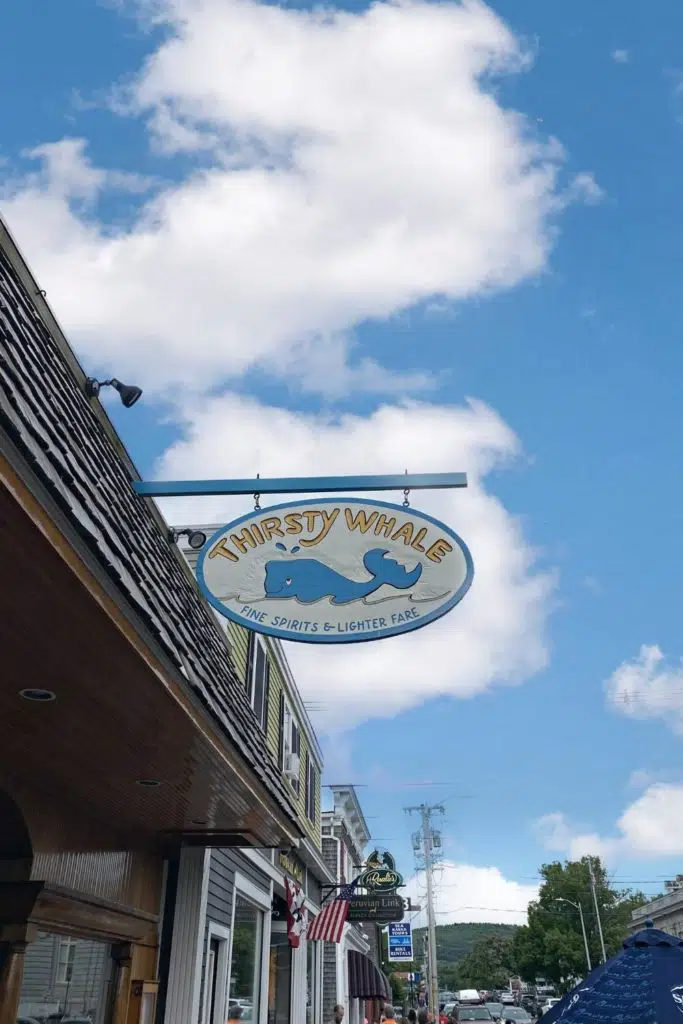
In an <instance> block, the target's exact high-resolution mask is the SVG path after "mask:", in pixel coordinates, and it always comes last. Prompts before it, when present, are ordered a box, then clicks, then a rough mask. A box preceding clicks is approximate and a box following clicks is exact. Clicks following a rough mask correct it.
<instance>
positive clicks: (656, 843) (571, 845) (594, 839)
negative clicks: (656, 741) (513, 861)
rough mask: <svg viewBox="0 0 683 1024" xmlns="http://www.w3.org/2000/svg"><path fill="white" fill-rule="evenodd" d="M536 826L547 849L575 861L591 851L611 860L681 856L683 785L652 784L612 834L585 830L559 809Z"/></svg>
mask: <svg viewBox="0 0 683 1024" xmlns="http://www.w3.org/2000/svg"><path fill="white" fill-rule="evenodd" d="M535 828H536V833H537V836H538V838H539V840H540V841H541V844H542V845H543V846H544V848H545V849H547V850H552V851H555V852H558V853H561V854H563V855H566V856H567V857H569V858H570V859H571V860H577V859H579V858H581V857H583V856H586V855H589V854H592V855H595V856H600V857H602V858H603V859H604V860H606V861H607V862H614V861H615V860H616V859H618V858H619V857H628V858H630V859H649V858H656V857H665V856H672V855H675V856H680V855H683V784H680V783H670V782H657V783H654V784H653V785H650V786H648V788H647V789H646V790H645V792H644V793H643V794H642V795H641V796H639V797H638V799H637V800H635V801H634V802H633V803H632V804H630V805H629V806H628V807H627V808H626V810H625V811H624V813H623V814H622V815H621V817H620V818H619V819H618V821H617V823H616V828H615V833H614V834H613V835H611V836H600V835H599V834H597V833H595V832H583V831H582V830H581V829H580V828H578V827H576V826H574V825H572V824H571V823H570V822H569V821H568V820H567V818H566V817H565V816H564V815H563V814H561V813H557V812H556V813H553V814H547V815H545V816H544V817H543V818H540V819H539V820H538V821H537V822H536V823H535Z"/></svg>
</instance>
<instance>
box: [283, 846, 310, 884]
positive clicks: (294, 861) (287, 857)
mask: <svg viewBox="0 0 683 1024" xmlns="http://www.w3.org/2000/svg"><path fill="white" fill-rule="evenodd" d="M278 859H279V861H280V867H281V868H282V870H283V871H286V872H287V874H288V875H291V876H292V878H294V879H295V880H296V881H297V882H300V883H302V882H303V880H304V865H303V861H300V860H299V858H298V857H297V856H296V854H294V853H292V851H291V850H280V851H279V856H278Z"/></svg>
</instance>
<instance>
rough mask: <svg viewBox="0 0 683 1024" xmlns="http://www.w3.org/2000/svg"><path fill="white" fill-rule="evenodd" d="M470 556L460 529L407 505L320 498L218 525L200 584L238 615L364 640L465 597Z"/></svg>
mask: <svg viewBox="0 0 683 1024" xmlns="http://www.w3.org/2000/svg"><path fill="white" fill-rule="evenodd" d="M473 572H474V568H473V564H472V556H471V555H470V553H469V551H468V549H467V547H466V545H465V544H464V542H463V541H462V540H461V539H460V537H458V535H457V534H456V533H454V532H453V530H451V529H449V527H447V526H445V525H444V524H443V523H440V522H439V521H438V520H437V519H433V518H432V517H431V516H428V515H426V514H425V513H424V512H418V511H417V510H416V509H413V508H409V507H404V506H401V505H391V504H389V503H387V502H384V501H372V500H370V499H360V498H317V499H313V500H307V501H291V502H287V503H286V504H284V505H273V506H272V507H271V508H265V509H258V510H256V511H253V512H250V513H249V514H248V515H246V516H242V517H241V519H236V520H235V521H234V522H232V523H229V524H228V525H227V526H224V527H222V528H221V529H220V530H218V531H217V532H216V533H215V534H214V535H213V537H211V538H210V539H209V541H208V542H207V543H206V544H205V545H204V548H203V550H202V552H201V555H200V557H199V561H198V563H197V580H198V583H199V586H200V588H201V590H202V592H203V593H204V595H205V596H206V597H207V598H208V600H209V601H210V602H211V604H212V605H213V607H214V608H216V610H217V611H219V612H220V613H221V614H222V615H224V616H226V618H228V619H232V621H233V622H237V623H239V624H240V625H241V626H246V627H247V628H248V629H253V630H254V631H256V632H257V633H266V634H267V635H269V636H276V637H279V638H280V639H282V640H298V641H303V642H305V643H323V644H340V643H358V642H360V641H363V640H379V639H381V638H383V637H388V636H394V635H396V634H398V633H407V632H408V631H410V630H413V629H419V628H420V627H421V626H426V625H427V624H428V623H429V622H433V621H434V620H435V619H438V618H440V617H441V616H442V615H445V614H446V612H449V611H450V610H451V608H453V607H454V606H455V605H456V604H457V603H458V601H461V600H462V598H463V597H464V596H465V594H466V593H467V591H468V590H469V588H470V585H471V583H472V576H473Z"/></svg>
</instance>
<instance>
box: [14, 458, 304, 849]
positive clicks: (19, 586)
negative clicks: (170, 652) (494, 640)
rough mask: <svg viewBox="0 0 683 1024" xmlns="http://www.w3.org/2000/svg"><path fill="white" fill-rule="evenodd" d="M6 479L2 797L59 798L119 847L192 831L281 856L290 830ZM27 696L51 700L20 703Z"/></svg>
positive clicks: (292, 828) (95, 838) (95, 846)
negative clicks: (22, 793)
mask: <svg viewBox="0 0 683 1024" xmlns="http://www.w3.org/2000/svg"><path fill="white" fill-rule="evenodd" d="M8 473H9V471H8V468H7V467H6V466H3V463H2V459H0V565H1V566H2V577H3V585H2V587H1V588H0V645H1V647H2V652H3V671H2V675H1V677H0V721H1V722H2V723H3V743H2V745H1V746H0V787H6V788H7V789H8V790H9V791H10V792H11V791H12V789H15V790H16V789H18V788H20V787H22V786H30V788H31V789H32V790H33V791H34V792H36V793H40V794H42V795H43V799H44V800H45V801H46V802H47V803H49V802H50V801H52V800H55V801H61V800H65V799H68V800H69V801H71V802H72V804H73V805H74V806H75V807H77V808H79V810H80V813H81V814H82V815H83V817H84V818H85V819H87V820H89V821H92V822H97V821H100V822H101V823H102V825H103V836H104V831H105V829H104V826H106V831H107V833H108V834H111V832H112V830H115V831H116V833H117V835H118V837H119V841H120V840H121V839H123V840H124V841H125V844H126V845H125V846H124V847H123V848H129V849H134V848H150V847H151V846H154V844H155V843H161V842H164V843H165V842H166V841H167V839H168V837H169V835H171V834H174V835H176V836H181V835H183V834H185V833H186V832H190V833H192V834H196V833H197V832H201V831H206V832H207V834H213V835H216V834H219V833H226V834H231V833H232V834H237V833H240V834H243V835H244V836H245V837H253V839H254V845H258V846H265V847H267V846H271V847H273V846H274V847H277V846H283V845H289V844H290V843H291V842H292V841H293V839H294V838H295V837H296V836H297V835H298V833H297V832H296V831H295V825H294V824H291V823H290V822H289V820H288V818H287V816H286V815H285V814H284V813H282V812H281V811H279V809H278V808H277V805H276V804H275V803H274V801H273V800H272V799H270V796H269V793H268V790H267V788H266V787H260V786H259V784H258V782H256V781H255V780H254V779H253V778H252V780H249V779H248V777H247V776H246V774H245V772H244V770H243V769H240V768H239V765H238V764H236V762H235V759H234V757H232V758H231V756H230V750H229V748H226V744H225V739H223V740H222V742H221V741H220V740H219V738H218V735H217V730H216V728H215V727H212V726H211V725H209V726H207V724H206V719H204V721H203V720H202V715H201V713H198V712H197V710H196V708H194V707H193V706H192V703H191V701H190V700H189V699H188V698H187V695H186V694H184V693H183V692H182V691H181V689H180V687H179V686H175V685H174V684H173V683H172V681H169V680H168V679H167V678H165V677H164V675H163V673H162V672H161V671H160V670H157V671H154V667H153V666H152V665H151V664H150V661H149V658H147V659H146V658H145V657H144V654H141V652H140V650H139V649H137V648H136V646H134V644H133V643H132V642H131V640H130V638H129V637H128V636H126V635H125V633H124V632H123V630H122V629H120V628H118V625H117V623H115V622H114V621H112V617H111V615H110V613H109V610H108V609H106V608H105V607H104V604H105V599H104V598H101V600H96V599H94V597H93V594H92V593H91V592H89V590H88V589H87V588H86V587H85V586H84V585H83V582H82V580H81V578H79V576H78V575H77V573H76V572H75V571H74V567H73V566H72V565H70V564H68V563H67V561H65V559H64V557H61V552H60V553H57V551H56V550H55V547H54V546H53V543H52V542H51V541H52V538H49V537H48V535H46V533H45V532H42V531H41V530H39V529H37V528H36V525H35V524H34V522H32V521H31V519H30V518H29V516H28V515H27V514H26V512H25V511H24V508H23V507H22V506H20V504H19V503H18V502H17V500H16V497H15V495H14V494H13V493H12V491H11V490H10V489H8V487H7V486H3V475H4V476H5V479H7V477H8ZM14 483H15V484H16V485H17V486H18V484H17V482H16V480H15V481H14ZM22 498H26V495H25V494H22ZM34 511H35V510H34ZM100 597H101V595H100ZM27 688H38V689H43V690H49V691H52V692H53V693H55V694H56V700H54V701H52V702H50V703H35V702H31V701H28V700H26V699H24V698H22V696H21V695H20V694H21V691H24V690H26V689H27ZM145 781H148V782H158V783H159V785H158V786H144V785H140V783H141V782H145ZM207 838H208V836H207ZM92 839H93V845H92V846H91V847H90V848H91V849H111V848H112V847H111V846H108V847H107V846H98V835H97V830H96V829H95V830H94V831H93V836H92ZM115 848H118V849H121V848H122V847H121V846H118V847H115ZM67 849H74V848H73V847H67Z"/></svg>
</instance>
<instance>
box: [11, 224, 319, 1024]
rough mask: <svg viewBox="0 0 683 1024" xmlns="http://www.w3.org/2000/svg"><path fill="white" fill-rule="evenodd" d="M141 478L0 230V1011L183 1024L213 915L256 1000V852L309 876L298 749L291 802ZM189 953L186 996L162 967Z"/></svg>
mask: <svg viewBox="0 0 683 1024" xmlns="http://www.w3.org/2000/svg"><path fill="white" fill-rule="evenodd" d="M134 414H135V410H131V411H130V412H129V413H127V415H134ZM136 479H138V477H137V473H136V470H135V467H134V466H133V464H132V462H131V461H130V459H129V458H128V456H127V454H126V452H125V449H124V447H123V445H122V444H121V441H120V439H119V438H118V436H117V435H116V432H115V431H114V428H113V426H112V424H111V422H110V421H109V419H108V417H107V415H106V413H105V411H104V408H103V407H102V406H101V404H100V402H99V399H98V398H97V397H92V396H91V395H90V394H89V393H88V390H87V378H86V374H85V373H84V371H83V369H82V368H81V366H80V364H79V363H78V361H77V359H76V358H75V356H74V354H73V352H72V350H71V349H70V347H69V345H68V343H67V341H66V339H65V338H64V335H63V333H62V331H61V330H60V328H59V325H58V323H57V321H56V319H55V317H54V315H53V313H52V311H51V309H50V307H49V306H48V304H47V301H46V297H45V293H44V292H43V291H42V290H41V288H40V285H39V284H38V283H37V282H36V280H35V279H34V277H33V276H32V274H31V272H30V270H29V268H28V266H27V265H26V263H25V261H24V260H23V258H22V256H21V254H20V252H19V250H18V248H17V246H16V244H15V243H14V241H13V239H12V238H11V236H10V235H9V233H8V231H7V229H6V227H5V225H4V224H3V223H2V222H0V558H1V559H2V574H3V581H2V588H0V612H1V614H0V643H1V645H2V652H3V670H2V673H0V1024H16V1020H17V1017H18V1016H19V1015H23V1016H32V1017H40V1018H43V1019H45V1018H47V1017H49V1016H50V1014H61V1015H64V1014H66V1016H69V1015H71V1016H79V1015H80V1016H81V1017H85V1019H86V1020H88V1021H89V1022H91V1024H152V1022H154V1024H163V1022H165V1021H168V1022H169V1024H199V1021H200V1019H206V1017H204V1018H200V1016H199V1013H200V1012H203V1011H202V1007H203V1003H202V995H201V985H202V984H204V983H206V984H207V985H209V986H214V987H218V986H219V982H220V980H221V979H220V978H219V976H218V974H217V973H216V972H215V971H213V968H211V970H209V966H208V965H209V963H210V961H211V957H212V956H213V963H214V964H217V965H219V969H220V971H223V972H225V971H226V956H225V950H224V949H223V948H222V946H221V943H225V942H226V941H227V934H228V932H229V931H230V928H232V932H230V934H231V935H232V934H233V933H236V932H237V930H238V929H242V930H241V931H240V933H239V934H240V942H239V944H235V942H234V941H233V940H232V939H231V941H232V942H233V944H232V950H233V954H232V956H233V959H235V957H238V959H239V958H240V957H241V959H239V971H238V974H237V978H238V980H237V981H235V982H234V984H235V986H236V988H235V990H236V991H246V989H247V986H248V981H247V980H245V979H246V978H247V974H248V971H249V969H250V965H251V964H254V971H255V972H257V971H258V970H260V971H261V975H260V977H259V979H257V981H258V983H259V984H261V985H262V986H263V987H262V990H258V991H259V992H261V991H263V992H265V991H266V985H265V982H266V980H267V979H266V976H265V973H264V972H265V971H266V967H267V969H268V970H270V962H271V961H270V960H268V962H267V965H266V962H265V961H261V960H259V961H258V966H256V959H257V958H256V957H255V956H253V955H252V953H251V952H250V949H251V948H252V947H253V945H254V941H253V940H252V938H250V936H252V937H253V936H254V935H256V936H257V938H256V940H255V941H256V944H257V945H258V942H259V941H261V942H263V945H264V948H265V936H266V934H268V928H270V921H271V915H272V899H273V896H274V893H275V892H276V890H277V884H278V878H280V877H282V874H283V872H284V869H282V871H281V866H278V864H276V861H275V859H274V858H275V856H276V855H275V854H270V855H263V854H260V853H256V852H255V851H256V850H257V849H270V850H290V849H295V850H296V851H297V852H298V853H299V856H300V858H301V861H302V862H303V864H304V877H305V884H306V885H307V886H308V885H309V882H308V874H307V872H308V870H309V867H310V866H311V865H313V867H312V868H311V870H312V872H313V874H315V865H316V864H317V863H318V861H320V865H321V866H320V869H319V870H320V872H323V873H324V867H323V866H322V861H321V859H320V857H319V854H316V852H315V837H316V830H317V829H318V828H319V818H318V815H319V811H316V810H315V809H314V810H313V811H311V814H312V815H313V817H312V818H310V820H308V821H306V818H305V815H302V813H301V807H302V806H303V807H304V808H305V807H306V806H310V801H309V804H308V805H307V804H306V800H307V796H306V793H307V792H308V787H307V785H306V780H305V779H304V776H303V772H304V768H303V767H302V760H301V759H300V763H299V769H300V770H299V782H300V786H299V790H298V791H297V790H296V787H295V786H293V785H292V782H291V781H290V779H289V777H287V778H285V777H284V775H283V771H282V769H281V767H280V764H279V763H278V758H277V757H275V756H273V753H272V743H274V742H275V740H276V738H277V723H278V716H277V711H276V712H275V714H274V718H273V725H271V723H270V717H269V718H268V721H267V722H266V723H265V732H266V733H268V739H267V740H266V741H265V742H264V731H263V730H264V720H263V717H262V715H261V714H260V713H259V701H258V700H256V699H255V698H254V697H253V696H252V695H251V693H249V692H247V690H246V689H245V682H244V678H243V677H242V675H241V671H242V670H241V668H238V667H237V666H238V664H239V657H238V655H237V654H236V652H235V649H234V648H233V647H231V645H230V643H229V642H228V640H227V637H226V634H225V631H224V630H221V628H220V627H219V625H218V623H217V622H216V619H215V617H214V615H213V613H212V612H211V610H210V609H209V607H208V605H207V603H206V602H205V601H204V600H203V598H202V597H201V595H200V594H199V591H198V588H197V586H196V582H195V580H194V578H193V576H192V573H191V572H190V571H189V569H188V567H187V565H186V563H185V562H184V560H183V559H182V556H181V555H180V552H179V550H178V548H177V547H176V546H175V544H174V543H173V542H172V540H171V539H170V538H169V532H168V526H167V524H166V523H165V521H164V520H163V518H162V517H161V515H160V514H159V512H158V510H157V509H156V507H155V506H154V504H153V503H152V502H151V501H149V500H145V499H141V498H139V497H138V496H137V495H136V493H135V490H134V487H133V483H134V481H135V480H136ZM256 663H258V651H257V652H256ZM252 675H253V678H254V679H256V678H258V670H257V668H256V667H255V668H254V670H253V673H252ZM275 689H276V687H275V686H273V690H275ZM267 706H268V716H270V715H271V710H270V709H271V700H270V698H269V700H268V702H267ZM271 732H272V737H271V736H270V733H271ZM269 744H270V745H269ZM303 749H304V747H303V741H302V752H303ZM311 750H312V751H313V752H312V753H311V754H310V756H309V758H308V760H306V758H303V763H304V764H306V763H309V762H310V763H311V765H312V766H314V768H315V771H314V770H313V767H312V768H311V771H310V773H309V776H308V778H309V779H312V780H313V781H314V782H315V785H313V783H311V792H313V791H314V790H315V792H317V788H316V787H318V788H319V768H320V765H319V759H317V754H316V752H315V749H314V745H313V744H311ZM292 763H293V762H291V761H290V767H291V764H292ZM315 799H316V797H315V796H314V797H313V803H314V802H315ZM237 848H247V849H248V850H249V854H248V856H245V857H244V858H242V859H240V860H239V861H238V860H237V859H236V854H235V852H234V851H235V850H236V849H237ZM268 856H271V858H272V862H271V864H270V865H268ZM233 858H234V859H233ZM307 858H308V860H307ZM309 861H310V864H309ZM261 862H263V864H264V865H265V870H264V869H263V868H261V866H260V865H261ZM257 865H258V867H257ZM221 878H223V879H225V886H226V888H225V893H226V895H225V897H223V896H222V895H221V888H220V880H221ZM264 878H265V879H266V882H265V884H263V879H264ZM318 888H319V886H318V883H317V882H316V881H315V879H313V880H311V882H310V893H311V895H312V896H313V897H315V896H316V894H317V892H318ZM242 897H244V900H242ZM210 900H211V901H213V902H212V903H211V906H212V907H213V906H214V905H215V906H216V907H218V906H219V904H221V900H223V903H222V904H221V906H222V914H223V918H222V919H223V920H226V919H227V918H228V917H229V920H230V922H231V924H230V926H228V925H225V924H219V922H217V921H216V922H213V920H212V919H211V918H210V915H209V906H210V902H209V901H210ZM183 908H184V909H185V910H186V911H187V913H186V914H185V913H183ZM198 914H199V915H201V924H200V923H199V921H198V919H197V915H198ZM259 914H262V916H259ZM193 915H194V916H193ZM212 924H215V927H214V928H213V929H212V928H211V925H212ZM259 936H260V938H259ZM214 940H215V941H214ZM250 943H251V946H250ZM237 947H239V948H237ZM304 955H306V954H305V953H304ZM190 963H191V964H192V965H193V968H194V973H195V975H198V976H199V977H200V984H199V986H198V987H197V986H195V988H192V986H185V987H183V986H182V984H181V983H180V982H179V981H178V979H177V978H176V974H175V973H174V972H175V971H176V970H179V971H180V975H182V976H183V977H184V975H183V971H182V970H180V969H181V968H184V967H185V966H186V965H187V964H190ZM276 966H277V965H276ZM297 969H298V970H301V965H300V963H299V965H298V967H297ZM217 970H218V968H217ZM207 971H208V973H207ZM212 971H213V973H212ZM254 977H256V974H255V975H254ZM223 980H225V981H226V984H227V980H226V979H223ZM255 991H257V990H256V989H255ZM258 998H260V999H262V998H263V997H262V996H261V995H259V997H258ZM195 1011H196V1012H195ZM216 1019H217V1018H216ZM260 1019H262V1020H263V1021H265V1017H261V1018H260ZM221 1024H224V1022H221Z"/></svg>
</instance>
